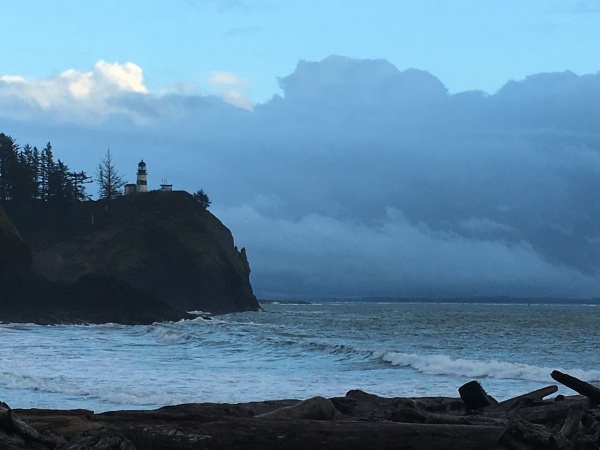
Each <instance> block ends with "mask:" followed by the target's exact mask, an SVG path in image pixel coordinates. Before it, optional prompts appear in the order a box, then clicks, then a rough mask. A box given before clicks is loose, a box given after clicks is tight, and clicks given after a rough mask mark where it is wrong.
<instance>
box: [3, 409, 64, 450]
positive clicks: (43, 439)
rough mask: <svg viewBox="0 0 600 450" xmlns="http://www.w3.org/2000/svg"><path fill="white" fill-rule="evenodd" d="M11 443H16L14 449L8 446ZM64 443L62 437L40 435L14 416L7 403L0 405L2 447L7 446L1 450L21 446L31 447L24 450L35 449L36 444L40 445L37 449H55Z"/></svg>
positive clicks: (13, 444) (13, 445)
mask: <svg viewBox="0 0 600 450" xmlns="http://www.w3.org/2000/svg"><path fill="white" fill-rule="evenodd" d="M11 441H14V442H12V443H11V444H10V445H12V447H11V446H10V445H8V444H9V442H11ZM64 442H65V440H64V439H63V438H62V437H58V436H44V435H42V434H40V433H39V432H38V431H37V430H36V429H35V428H33V427H31V426H29V425H28V424H26V423H25V422H23V421H22V420H21V419H20V418H19V417H18V416H17V415H16V414H13V411H12V409H10V407H9V406H8V405H7V404H6V403H2V404H1V405H0V445H7V447H1V448H21V447H20V445H27V446H31V447H23V448H34V447H33V446H34V445H35V444H39V445H38V446H37V447H36V448H55V447H57V446H58V445H59V444H62V443H64Z"/></svg>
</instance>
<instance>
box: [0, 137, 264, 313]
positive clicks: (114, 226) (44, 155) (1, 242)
mask: <svg viewBox="0 0 600 450" xmlns="http://www.w3.org/2000/svg"><path fill="white" fill-rule="evenodd" d="M108 154H109V155H110V153H108ZM100 167H102V164H101V165H100ZM111 169H112V166H111ZM89 181H90V177H88V176H87V175H86V174H85V172H72V171H70V170H69V168H68V166H67V165H66V164H64V163H63V162H61V161H60V160H58V161H56V162H55V161H54V156H53V153H52V146H51V144H50V143H48V144H47V145H46V147H45V148H44V149H43V150H42V151H41V152H39V151H38V150H37V148H36V147H33V148H32V147H30V146H29V145H26V146H25V147H23V148H21V147H20V146H19V145H18V144H17V143H16V141H15V140H14V139H13V138H12V137H10V136H8V135H5V134H3V133H0V284H1V286H2V289H1V290H0V321H12V322H37V323H60V322H67V323H75V322H77V323H79V322H90V323H103V322H119V323H151V322H153V321H160V320H177V319H181V318H187V317H191V316H190V315H189V314H187V313H186V312H185V311H189V310H202V311H205V312H212V313H229V312H236V311H247V310H257V309H258V308H259V305H258V302H257V300H256V297H255V296H254V294H253V292H252V287H251V285H250V280H249V274H250V267H249V264H248V260H247V258H246V252H245V250H244V249H242V250H241V251H238V249H237V248H236V247H235V246H234V242H233V237H232V235H231V232H230V231H229V230H228V229H227V228H226V227H225V226H224V225H223V224H222V223H221V222H220V221H219V220H218V219H217V218H216V217H215V216H213V215H212V214H211V213H209V212H208V211H207V210H206V209H207V207H208V205H210V201H209V200H208V196H206V195H205V194H203V196H201V197H198V194H196V196H192V195H190V194H188V193H187V192H183V191H180V192H172V191H168V192H160V191H153V192H144V193H134V194H131V195H127V196H123V195H122V190H120V189H118V190H116V191H115V195H110V196H104V197H105V198H103V199H102V200H99V201H91V200H90V196H89V195H87V193H86V189H85V184H86V183H87V182H89ZM103 181H106V180H102V179H100V180H99V183H100V185H101V187H102V186H103V184H102V183H103ZM100 192H101V198H102V197H103V196H102V192H103V191H102V189H101V190H100ZM200 192H202V193H203V191H200Z"/></svg>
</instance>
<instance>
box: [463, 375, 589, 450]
mask: <svg viewBox="0 0 600 450" xmlns="http://www.w3.org/2000/svg"><path fill="white" fill-rule="evenodd" d="M551 376H552V378H553V379H554V380H556V381H558V382H559V383H561V384H563V385H565V386H567V387H569V388H571V389H573V390H574V391H576V392H578V393H579V394H581V395H580V396H575V397H568V398H567V397H564V396H562V395H558V396H556V398H554V399H553V400H549V401H545V400H543V398H544V397H546V396H548V395H550V394H553V393H555V392H556V391H557V390H558V387H557V386H556V385H551V386H547V387H545V388H542V389H538V390H536V391H533V392H529V393H527V394H524V395H521V396H518V397H515V398H512V399H509V400H505V401H503V402H500V403H499V402H497V401H496V400H495V399H493V398H492V397H490V396H489V395H487V393H486V392H485V391H484V390H483V388H482V387H481V385H480V384H479V383H478V382H476V381H471V382H470V383H467V384H465V385H463V386H462V387H461V388H460V389H459V393H460V396H461V398H462V400H463V401H464V404H465V407H466V409H467V410H470V411H471V412H472V413H473V414H474V415H477V417H479V418H481V419H484V418H485V419H486V420H487V419H496V420H501V421H506V425H504V428H503V431H502V433H501V434H500V436H499V437H498V443H499V444H501V445H502V446H504V447H506V448H508V449H511V450H530V449H543V450H554V449H556V450H575V449H582V450H583V449H586V450H587V449H599V448H600V409H599V408H598V405H599V404H600V389H598V388H597V387H595V386H593V385H591V384H589V383H586V382H584V381H582V380H580V379H578V378H575V377H573V376H571V375H568V374H565V373H562V372H559V371H558V370H555V371H553V372H552V374H551Z"/></svg>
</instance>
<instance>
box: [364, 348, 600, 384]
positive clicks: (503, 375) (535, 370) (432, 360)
mask: <svg viewBox="0 0 600 450" xmlns="http://www.w3.org/2000/svg"><path fill="white" fill-rule="evenodd" d="M372 356H373V358H374V359H380V360H382V361H384V362H386V363H389V364H391V365H392V366H398V367H407V368H411V369H413V370H416V371H418V372H421V373H423V374H426V375H443V376H453V377H468V378H476V379H477V378H496V379H506V380H527V381H542V382H546V381H548V379H549V377H550V373H551V372H552V371H553V370H559V371H561V372H568V373H569V374H570V375H573V376H575V377H577V378H580V379H582V380H585V381H588V382H599V381H600V370H581V369H563V368H557V367H553V368H550V367H539V366H534V365H530V364H523V363H513V362H507V361H497V360H488V361H480V360H473V359H460V358H456V359H455V358H451V357H449V356H447V355H419V354H413V353H402V352H395V351H387V352H375V353H373V355H372Z"/></svg>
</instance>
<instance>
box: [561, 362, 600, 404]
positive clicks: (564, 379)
mask: <svg viewBox="0 0 600 450" xmlns="http://www.w3.org/2000/svg"><path fill="white" fill-rule="evenodd" d="M550 376H551V377H552V378H554V379H555V380H556V381H558V382H559V383H561V384H564V385H565V386H567V387H568V388H571V389H573V390H574V391H575V392H578V393H579V394H581V395H585V396H586V397H587V398H589V399H590V400H591V401H592V402H593V403H594V404H596V405H598V404H600V389H598V388H597V387H596V386H594V385H591V384H590V383H586V382H585V381H582V380H580V379H579V378H575V377H573V376H571V375H568V374H566V373H562V372H559V371H558V370H554V371H552V373H551V374H550Z"/></svg>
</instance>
